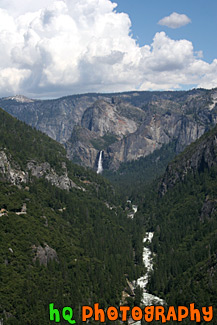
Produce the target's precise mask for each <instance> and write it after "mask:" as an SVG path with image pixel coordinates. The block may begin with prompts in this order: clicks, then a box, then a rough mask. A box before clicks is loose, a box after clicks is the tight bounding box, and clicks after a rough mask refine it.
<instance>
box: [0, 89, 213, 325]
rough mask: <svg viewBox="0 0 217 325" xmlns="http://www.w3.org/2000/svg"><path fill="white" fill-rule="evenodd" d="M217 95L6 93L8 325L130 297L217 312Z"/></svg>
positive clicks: (1, 169)
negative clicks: (52, 309) (52, 310)
mask: <svg viewBox="0 0 217 325" xmlns="http://www.w3.org/2000/svg"><path fill="white" fill-rule="evenodd" d="M216 94H217V89H212V90H205V89H194V90H191V91H181V92H129V93H118V94H85V95H76V96H68V97H64V98H60V99H56V100H46V101H42V100H34V99H28V98H26V97H23V96H13V97H8V98H2V99H1V100H0V106H1V107H2V109H0V240H1V245H0V277H1V290H0V321H1V322H2V324H4V325H10V324H17V325H21V324H22V325H23V324H28V323H29V324H32V325H38V324H46V323H48V307H49V304H50V303H54V305H55V306H56V308H58V309H59V310H62V309H63V307H64V306H67V305H68V306H72V308H73V310H74V319H76V322H77V323H80V322H81V307H82V306H83V305H94V304H95V303H99V304H100V306H101V308H103V309H104V310H106V309H107V308H108V306H116V307H118V306H119V305H120V301H121V299H122V302H123V303H124V305H128V306H130V307H131V308H133V307H134V306H141V307H144V306H145V305H150V304H152V305H161V304H164V303H165V308H167V307H168V308H169V306H175V308H178V306H189V305H190V304H191V303H195V306H196V308H202V307H204V306H207V307H208V306H213V310H214V315H216V313H217V303H216V296H217V286H216V283H217V281H216V280H217V260H216V256H217V239H216V238H217V237H216V236H217V187H216V184H217V158H216V157H217V140H216V139H217V127H216V122H217V105H216ZM6 111H7V112H6ZM10 114H11V115H10ZM12 115H13V116H12ZM15 117H16V118H15ZM19 120H21V121H19ZM130 283H131V284H133V286H132V287H133V289H132V288H130V285H129V284H130ZM141 289H142V290H141ZM123 291H124V292H125V294H124V299H123V294H122V293H123ZM132 291H133V292H132ZM23 292H26V295H23V294H22V293H23ZM33 293H34V295H33ZM121 295H122V297H121ZM90 323H91V324H98V323H99V322H98V323H97V321H94V320H91V321H90ZM112 323H113V324H120V322H119V321H118V320H117V321H114V322H112ZM144 323H145V322H144V320H142V321H141V324H144ZM152 323H153V324H155V323H157V324H159V321H158V322H157V321H156V322H155V321H153V322H152ZM160 323H162V322H160ZM173 323H176V322H175V321H174V322H173ZM177 323H178V322H177ZM182 323H183V324H189V318H186V319H183V322H182ZM205 323H206V321H205V319H204V320H202V321H201V324H205ZM61 324H62V323H61ZM108 324H109V323H108ZM135 324H137V323H135ZM212 324H217V323H216V318H215V317H214V318H213V320H212Z"/></svg>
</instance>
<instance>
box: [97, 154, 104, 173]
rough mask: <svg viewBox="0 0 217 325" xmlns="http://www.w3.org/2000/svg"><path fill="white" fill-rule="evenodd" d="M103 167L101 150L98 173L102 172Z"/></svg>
mask: <svg viewBox="0 0 217 325" xmlns="http://www.w3.org/2000/svg"><path fill="white" fill-rule="evenodd" d="M102 171H103V168H102V150H101V151H100V154H99V161H98V167H97V174H100V173H102Z"/></svg>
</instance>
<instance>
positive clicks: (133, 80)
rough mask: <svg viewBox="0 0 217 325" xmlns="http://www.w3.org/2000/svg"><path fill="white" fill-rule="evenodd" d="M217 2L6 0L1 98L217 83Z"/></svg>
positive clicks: (0, 45) (0, 29)
mask: <svg viewBox="0 0 217 325" xmlns="http://www.w3.org/2000/svg"><path fill="white" fill-rule="evenodd" d="M216 32H217V1H216V0H188V1H187V0H115V1H113V0H37V1H35V0H0V96H1V97H6V96H13V95H16V94H22V95H25V96H28V97H31V98H57V97H61V96H65V95H71V94H78V93H87V92H119V91H131V90H182V89H185V90H186V89H191V88H198V87H201V88H208V89H211V88H215V87H217V36H216Z"/></svg>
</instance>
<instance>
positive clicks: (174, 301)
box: [140, 167, 217, 324]
mask: <svg viewBox="0 0 217 325" xmlns="http://www.w3.org/2000/svg"><path fill="white" fill-rule="evenodd" d="M216 184H217V168H216V167H212V168H211V169H209V170H208V169H206V170H204V171H203V172H201V173H195V174H189V175H188V176H187V177H186V179H185V181H184V182H180V183H177V184H176V185H175V186H174V188H173V189H172V190H169V191H168V192H167V193H166V194H165V195H164V196H163V197H162V198H159V196H158V195H157V193H155V194H154V196H152V197H151V198H148V195H147V197H146V200H145V201H144V205H143V209H142V214H143V216H141V215H140V217H141V218H143V221H144V223H145V224H146V226H147V227H149V229H151V230H153V229H154V231H155V235H154V238H153V241H152V249H153V251H154V253H155V258H154V265H155V267H154V271H153V274H152V275H151V278H150V281H149V290H150V292H152V293H154V294H156V295H158V296H161V297H162V298H163V299H165V300H166V302H167V304H168V305H175V306H178V305H185V306H188V304H189V303H192V302H194V303H196V305H197V306H198V307H202V306H210V305H212V306H213V307H214V313H216V312H217V310H216V307H217V305H216V295H217V263H216V254H217V240H216V234H217V212H216V211H217V210H216V208H217V205H216V199H217V187H216ZM213 324H216V323H215V322H213Z"/></svg>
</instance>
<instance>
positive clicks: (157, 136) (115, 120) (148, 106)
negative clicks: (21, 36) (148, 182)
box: [0, 89, 217, 169]
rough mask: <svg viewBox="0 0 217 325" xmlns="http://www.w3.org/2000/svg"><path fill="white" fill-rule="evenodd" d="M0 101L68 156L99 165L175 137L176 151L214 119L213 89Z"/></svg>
mask: <svg viewBox="0 0 217 325" xmlns="http://www.w3.org/2000/svg"><path fill="white" fill-rule="evenodd" d="M0 107H2V108H3V109H5V110H6V111H7V112H9V113H10V114H12V115H14V116H16V117H17V118H19V119H21V120H23V121H25V122H26V123H28V124H30V125H31V126H33V127H36V128H37V129H39V130H41V131H42V132H44V133H47V134H48V135H49V136H50V137H52V138H53V139H55V140H57V141H59V142H61V143H63V144H65V146H66V148H67V153H68V157H69V158H70V159H71V160H73V161H74V162H77V163H79V164H81V165H85V166H88V167H91V168H96V166H97V161H98V158H99V152H100V150H103V168H104V169H106V168H107V169H117V168H118V167H119V165H120V163H122V162H127V161H130V160H135V159H138V158H140V157H145V156H147V155H149V154H150V153H152V152H153V151H154V150H155V149H159V148H160V147H161V146H162V145H163V144H167V143H169V142H171V141H173V140H176V152H177V153H178V152H181V151H182V150H183V149H184V148H185V147H186V146H187V145H189V144H190V143H192V142H193V141H195V140H196V139H198V138H199V137H200V136H201V135H202V134H203V133H204V132H206V131H207V130H208V129H210V128H212V127H213V126H214V125H215V124H216V122H217V89H213V90H205V89H196V90H191V91H180V92H129V93H118V94H103V95H102V94H101V95H100V94H86V95H77V96H68V97H64V98H60V99H56V100H45V101H42V100H31V99H27V98H24V97H22V96H15V97H9V98H3V99H1V100H0Z"/></svg>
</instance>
